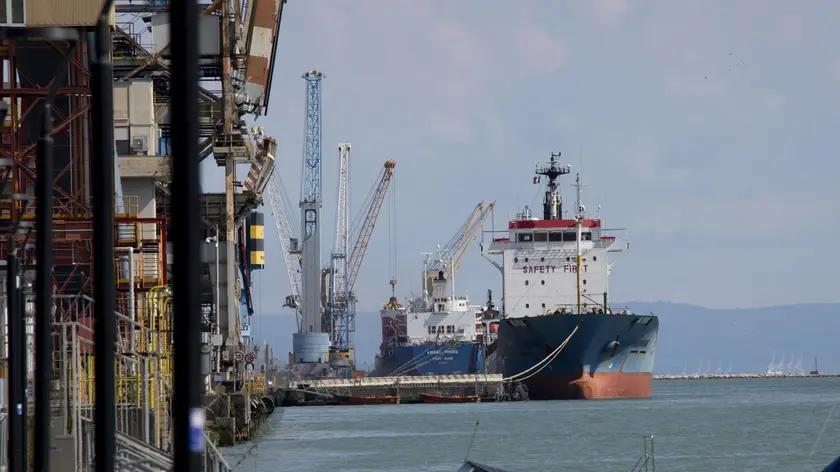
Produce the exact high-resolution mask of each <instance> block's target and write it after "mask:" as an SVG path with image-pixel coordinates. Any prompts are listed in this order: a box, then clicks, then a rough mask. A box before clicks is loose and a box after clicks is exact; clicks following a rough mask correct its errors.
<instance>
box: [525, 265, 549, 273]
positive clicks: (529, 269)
mask: <svg viewBox="0 0 840 472" xmlns="http://www.w3.org/2000/svg"><path fill="white" fill-rule="evenodd" d="M556 270H557V266H553V265H531V266H522V273H523V274H553V273H554V272H555V271H556Z"/></svg>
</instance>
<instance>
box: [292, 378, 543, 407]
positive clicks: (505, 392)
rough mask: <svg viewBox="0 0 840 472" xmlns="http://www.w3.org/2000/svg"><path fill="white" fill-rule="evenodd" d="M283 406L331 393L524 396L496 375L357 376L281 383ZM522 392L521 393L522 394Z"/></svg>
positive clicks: (327, 400)
mask: <svg viewBox="0 0 840 472" xmlns="http://www.w3.org/2000/svg"><path fill="white" fill-rule="evenodd" d="M283 388H284V390H285V391H286V399H285V401H284V403H283V406H302V405H320V404H328V405H329V404H335V403H336V402H335V400H334V399H333V395H349V396H354V397H383V396H399V397H400V403H422V398H421V395H422V394H424V393H425V394H431V395H441V396H455V395H458V396H468V395H477V396H479V397H481V401H509V400H517V399H524V398H523V397H525V398H527V392H524V391H522V390H521V388H522V387H520V386H519V384H517V383H510V382H505V381H504V380H503V378H502V376H501V375H500V374H486V375H485V374H477V375H440V376H400V377H362V378H358V379H318V380H290V381H287V382H286V383H285V385H284V387H283ZM523 394H524V395H523Z"/></svg>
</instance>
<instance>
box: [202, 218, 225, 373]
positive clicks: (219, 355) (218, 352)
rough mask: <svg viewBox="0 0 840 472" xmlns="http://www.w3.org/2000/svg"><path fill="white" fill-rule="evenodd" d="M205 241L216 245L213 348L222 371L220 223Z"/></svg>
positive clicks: (217, 367) (218, 368)
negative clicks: (220, 341) (220, 339)
mask: <svg viewBox="0 0 840 472" xmlns="http://www.w3.org/2000/svg"><path fill="white" fill-rule="evenodd" d="M205 241H207V242H208V243H214V245H215V247H216V297H215V301H214V302H213V304H214V305H215V309H214V312H215V315H216V319H215V322H214V324H215V325H216V328H215V330H214V334H215V336H213V337H214V338H215V339H214V340H213V341H214V342H213V349H214V350H215V351H216V372H221V371H222V349H221V348H222V346H221V345H220V344H219V343H218V342H217V341H218V339H219V336H221V334H222V333H221V330H220V329H219V304H220V301H219V300H220V298H221V297H220V295H219V287H220V284H219V275H220V268H219V225H216V235H215V236H212V237H209V238H206V239H205Z"/></svg>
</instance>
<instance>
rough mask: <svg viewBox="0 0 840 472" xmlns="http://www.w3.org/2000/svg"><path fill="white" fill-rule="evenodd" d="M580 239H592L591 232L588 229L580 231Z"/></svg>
mask: <svg viewBox="0 0 840 472" xmlns="http://www.w3.org/2000/svg"><path fill="white" fill-rule="evenodd" d="M580 240H581V241H592V233H590V232H588V231H587V232H586V233H580Z"/></svg>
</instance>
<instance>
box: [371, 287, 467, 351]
mask: <svg viewBox="0 0 840 472" xmlns="http://www.w3.org/2000/svg"><path fill="white" fill-rule="evenodd" d="M427 283H428V289H429V290H427V291H425V292H426V294H424V296H419V297H412V298H409V299H408V300H407V301H406V305H405V306H401V305H399V304H397V303H394V301H393V300H392V301H391V302H389V303H388V304H387V305H385V307H384V308H383V309H382V311H381V313H380V316H381V318H382V337H383V342H384V343H386V344H387V343H388V342H392V343H398V344H413V345H422V344H457V343H465V342H475V340H476V336H477V335H478V334H479V333H480V332H481V327H482V325H481V311H482V307H481V306H475V305H470V300H469V297H468V296H467V295H455V294H454V293H453V290H452V283H451V281H449V280H447V279H445V278H444V273H443V271H440V272H439V273H438V276H437V277H435V278H432V279H431V280H429V281H428V282H427Z"/></svg>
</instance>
